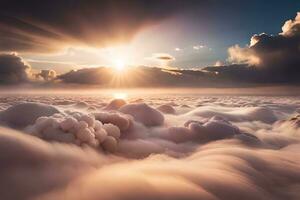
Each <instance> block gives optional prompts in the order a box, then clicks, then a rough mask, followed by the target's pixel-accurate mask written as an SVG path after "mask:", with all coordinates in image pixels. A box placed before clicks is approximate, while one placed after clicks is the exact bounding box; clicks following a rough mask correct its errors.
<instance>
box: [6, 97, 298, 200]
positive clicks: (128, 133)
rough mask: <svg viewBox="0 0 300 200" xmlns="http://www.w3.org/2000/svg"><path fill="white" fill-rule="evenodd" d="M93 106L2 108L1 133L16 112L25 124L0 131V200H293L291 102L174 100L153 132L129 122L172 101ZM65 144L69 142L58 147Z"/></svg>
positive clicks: (294, 120)
mask: <svg viewBox="0 0 300 200" xmlns="http://www.w3.org/2000/svg"><path fill="white" fill-rule="evenodd" d="M9 98H12V99H11V100H13V99H15V100H16V99H17V98H18V97H9ZM23 99H25V98H23ZM101 99H103V98H97V97H92V98H91V97H81V98H79V97H76V98H74V97H72V96H70V95H68V96H67V95H63V96H60V97H57V98H51V97H49V96H42V97H41V96H30V97H28V96H27V97H26V100H27V101H38V102H44V103H47V104H48V105H46V104H41V103H29V102H18V101H13V102H14V105H7V104H6V102H5V100H6V99H5V98H3V99H1V111H0V115H1V118H0V122H1V123H2V125H5V126H10V127H13V124H15V121H17V120H18V118H17V117H13V118H11V116H12V115H13V114H12V113H14V112H15V113H21V112H20V110H18V109H22V110H23V111H22V113H23V114H24V116H26V117H27V118H32V119H33V120H32V121H27V123H26V124H23V125H24V126H25V128H24V126H22V127H18V130H19V131H15V130H11V129H8V128H3V127H1V128H0V151H1V154H0V163H1V165H0V166H1V167H0V177H1V179H0V186H1V187H0V198H1V199H42V200H48V199H72V200H74V199H75V200H76V199H99V198H101V199H102V198H103V199H111V200H116V199H131V200H132V199H141V198H142V199H178V200H179V199H184V200H186V199H209V200H210V199H212V200H218V199H222V200H227V199H228V200H229V199H240V198H243V199H249V200H252V199H262V200H266V199H270V200H271V199H272V200H273V199H275V200H282V199H295V200H296V199H299V197H300V196H299V192H298V191H299V188H300V173H299V172H300V157H299V156H298V152H299V150H300V149H299V148H300V140H299V136H300V132H299V130H300V127H299V125H300V123H299V122H300V118H299V115H297V114H296V113H297V112H298V111H297V109H298V110H299V104H298V103H299V98H295V97H255V96H252V97H233V96H229V97H225V96H222V97H220V96H219V97H209V96H205V97H195V96H183V97H182V98H178V95H177V99H178V101H177V102H176V103H177V105H174V104H173V106H172V107H173V109H174V110H175V111H177V113H182V114H176V113H175V114H162V113H160V115H162V116H163V117H164V121H163V122H161V123H162V124H161V123H160V124H157V123H156V124H151V125H149V124H144V121H138V119H143V117H142V118H140V117H139V118H136V117H137V113H139V115H143V116H148V115H149V109H150V110H151V112H153V116H154V115H157V113H159V111H158V110H157V109H156V108H155V107H159V106H161V105H169V106H171V103H170V99H174V97H165V98H163V97H161V98H155V97H154V98H153V97H150V98H149V97H145V102H144V104H140V103H139V104H137V103H126V102H125V104H123V105H121V107H119V108H117V107H115V109H114V110H107V105H110V104H114V103H113V102H107V101H106V100H101ZM79 100H81V101H82V102H81V103H80V104H78V103H76V102H78V101H79ZM103 102H105V103H106V104H103ZM114 102H115V101H114ZM147 102H152V106H150V105H149V104H148V103H147ZM123 103H124V102H123ZM167 103H169V104H167ZM49 104H52V105H49ZM186 104H189V105H190V108H183V107H182V106H181V105H186ZM197 104H202V106H201V107H197ZM28 106H30V107H32V106H36V109H35V110H36V113H39V114H35V113H32V112H31V111H32V109H28V110H26V108H27V107H28ZM92 106H94V107H97V109H96V110H93V111H91V109H90V108H91V107H92ZM129 108H130V109H129ZM54 109H55V110H54ZM186 109H187V110H186ZM46 110H47V112H46ZM50 111H51V112H52V111H55V112H52V113H51V112H50ZM125 111H126V114H124V112H125ZM3 113H10V114H9V115H8V114H3ZM151 115H152V114H151ZM150 118H151V116H150ZM150 118H149V119H150ZM5 119H6V121H7V119H11V123H10V124H7V123H6V122H5V121H4V120H5ZM270 119H271V120H270ZM274 122H275V123H274ZM66 135H69V136H68V137H66ZM70 135H72V137H73V139H74V140H66V139H67V138H69V139H70V138H71V137H70ZM108 138H109V139H108ZM92 141H97V142H96V143H95V142H92ZM105 141H106V142H105ZM112 152H113V153H112ZM136 158H138V159H136ZM228 191H230V192H228Z"/></svg>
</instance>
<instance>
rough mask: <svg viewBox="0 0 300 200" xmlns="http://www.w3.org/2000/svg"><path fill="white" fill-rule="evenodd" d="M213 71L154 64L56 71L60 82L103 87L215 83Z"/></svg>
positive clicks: (194, 85)
mask: <svg viewBox="0 0 300 200" xmlns="http://www.w3.org/2000/svg"><path fill="white" fill-rule="evenodd" d="M214 77H215V74H214V73H210V72H203V71H194V70H176V69H163V68H156V67H143V66H140V67H131V68H128V69H126V70H125V71H124V73H122V75H120V74H117V73H115V71H114V70H113V69H111V68H109V67H98V68H86V69H80V70H77V71H74V70H73V71H70V72H68V73H65V74H62V75H59V76H58V77H57V79H58V80H60V81H62V82H63V83H73V84H95V85H101V86H103V87H155V86H168V87H180V86H181V87H184V86H190V87H199V86H208V85H214V84H215V81H214V79H215V78H214Z"/></svg>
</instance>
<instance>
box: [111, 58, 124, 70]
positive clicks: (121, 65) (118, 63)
mask: <svg viewBox="0 0 300 200" xmlns="http://www.w3.org/2000/svg"><path fill="white" fill-rule="evenodd" d="M113 67H114V69H115V70H116V71H118V72H121V71H123V70H124V69H125V67H126V64H125V62H124V61H123V60H120V59H119V60H116V61H115V62H114V66H113Z"/></svg>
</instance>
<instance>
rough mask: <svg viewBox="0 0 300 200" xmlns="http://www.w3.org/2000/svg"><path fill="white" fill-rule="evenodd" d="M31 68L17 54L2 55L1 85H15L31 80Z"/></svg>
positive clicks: (0, 63) (0, 58)
mask: <svg viewBox="0 0 300 200" xmlns="http://www.w3.org/2000/svg"><path fill="white" fill-rule="evenodd" d="M29 71H30V66H29V65H28V64H26V63H25V62H24V61H23V60H22V58H21V57H19V56H18V55H17V54H14V53H11V54H0V83H5V84H15V83H21V82H26V81H28V80H29Z"/></svg>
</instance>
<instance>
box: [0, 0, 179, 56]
mask: <svg viewBox="0 0 300 200" xmlns="http://www.w3.org/2000/svg"><path fill="white" fill-rule="evenodd" d="M179 4H181V3H180V1H172V2H171V1H167V0H162V1H157V0H154V1H151V3H149V1H138V0H137V1H136V0H129V1H128V0H125V1H116V0H102V1H96V0H88V1H86V0H76V1H74V0H66V1H58V0H54V1H50V0H47V1H37V0H28V1H26V2H25V1H24V2H23V1H17V0H9V1H8V0H4V1H1V8H0V50H3V51H12V50H13V51H15V50H18V51H44V52H47V51H53V50H57V49H59V48H61V47H63V46H67V45H70V44H74V43H75V44H77V45H90V46H105V45H106V44H109V45H112V44H113V43H119V42H125V41H127V40H129V39H130V38H131V37H132V36H133V35H134V34H135V33H136V32H137V31H138V30H139V29H141V28H142V27H143V26H145V25H149V24H152V23H155V22H156V21H159V20H161V19H164V18H165V17H167V16H169V15H171V14H172V13H173V12H174V11H175V10H176V8H178V7H179V6H178V5H179Z"/></svg>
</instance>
